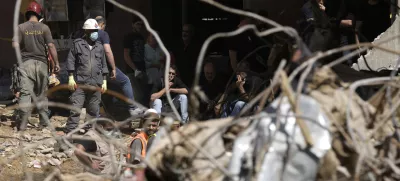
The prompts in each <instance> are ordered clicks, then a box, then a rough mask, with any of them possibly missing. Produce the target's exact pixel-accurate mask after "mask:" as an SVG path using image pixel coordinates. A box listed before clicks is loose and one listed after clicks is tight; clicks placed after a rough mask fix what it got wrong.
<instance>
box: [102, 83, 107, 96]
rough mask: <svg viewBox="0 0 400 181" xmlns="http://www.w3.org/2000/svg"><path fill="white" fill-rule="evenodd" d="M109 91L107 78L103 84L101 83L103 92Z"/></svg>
mask: <svg viewBox="0 0 400 181" xmlns="http://www.w3.org/2000/svg"><path fill="white" fill-rule="evenodd" d="M106 91H107V80H103V85H101V93H102V94H104V93H105V92H106Z"/></svg>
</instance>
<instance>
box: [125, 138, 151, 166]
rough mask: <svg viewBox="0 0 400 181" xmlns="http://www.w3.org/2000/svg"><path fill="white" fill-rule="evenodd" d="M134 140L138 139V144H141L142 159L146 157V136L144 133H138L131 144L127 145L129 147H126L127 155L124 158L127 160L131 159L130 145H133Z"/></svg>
mask: <svg viewBox="0 0 400 181" xmlns="http://www.w3.org/2000/svg"><path fill="white" fill-rule="evenodd" d="M136 139H139V140H140V142H141V143H142V152H141V156H142V157H145V156H146V148H147V139H148V136H147V134H146V133H145V132H140V133H139V134H137V135H136V136H135V137H134V138H133V140H132V142H131V143H130V144H129V147H128V154H127V155H126V158H127V159H128V160H129V159H130V158H131V148H132V144H133V142H134V141H135V140H136Z"/></svg>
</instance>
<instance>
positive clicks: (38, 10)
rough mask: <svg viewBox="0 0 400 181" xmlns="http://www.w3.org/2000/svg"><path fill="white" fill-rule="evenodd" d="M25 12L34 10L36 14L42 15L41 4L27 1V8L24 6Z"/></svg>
mask: <svg viewBox="0 0 400 181" xmlns="http://www.w3.org/2000/svg"><path fill="white" fill-rule="evenodd" d="M27 12H34V13H36V14H37V15H38V16H42V6H40V4H39V3H37V2H36V1H32V2H31V3H29V6H28V8H26V13H27Z"/></svg>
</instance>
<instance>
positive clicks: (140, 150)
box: [126, 132, 149, 163]
mask: <svg viewBox="0 0 400 181" xmlns="http://www.w3.org/2000/svg"><path fill="white" fill-rule="evenodd" d="M148 138H149V137H148V136H147V134H146V133H145V132H140V133H139V134H137V135H136V136H135V137H134V138H133V140H132V142H131V143H130V144H129V148H128V150H129V153H128V154H127V156H126V158H127V160H128V162H129V163H134V162H135V161H136V162H140V161H141V159H140V158H141V157H142V158H145V157H146V149H147V141H148ZM131 153H134V155H133V156H132V154H131Z"/></svg>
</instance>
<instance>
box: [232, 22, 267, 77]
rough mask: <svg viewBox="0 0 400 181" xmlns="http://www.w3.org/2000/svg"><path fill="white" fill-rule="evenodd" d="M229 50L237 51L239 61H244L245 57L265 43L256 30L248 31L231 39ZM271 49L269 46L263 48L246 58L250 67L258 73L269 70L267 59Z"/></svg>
mask: <svg viewBox="0 0 400 181" xmlns="http://www.w3.org/2000/svg"><path fill="white" fill-rule="evenodd" d="M228 43H229V44H230V47H229V50H233V51H236V52H237V61H238V62H240V61H242V59H243V58H245V57H246V56H248V55H249V53H251V52H252V51H254V50H255V49H257V48H258V47H260V46H263V45H265V43H264V42H263V41H262V39H261V38H259V37H257V36H256V35H255V34H254V32H252V30H251V31H246V32H244V33H242V34H240V35H238V36H235V37H233V38H231V39H230V41H229V42H228ZM268 54H269V51H268V49H267V48H262V49H260V50H258V51H257V52H255V53H252V54H251V55H250V56H248V58H246V60H243V61H247V62H249V64H250V69H251V70H252V71H254V72H257V73H262V72H265V71H266V70H267V67H266V65H267V60H268Z"/></svg>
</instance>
